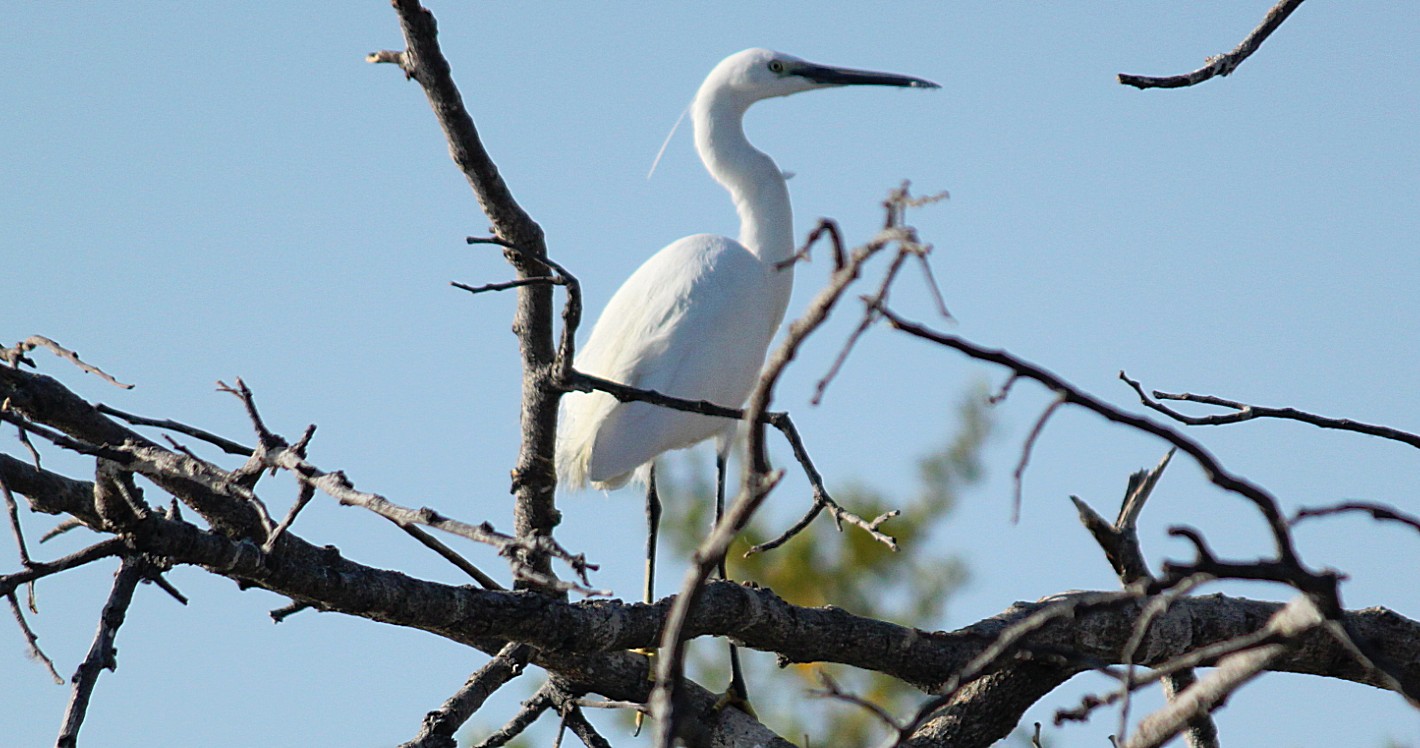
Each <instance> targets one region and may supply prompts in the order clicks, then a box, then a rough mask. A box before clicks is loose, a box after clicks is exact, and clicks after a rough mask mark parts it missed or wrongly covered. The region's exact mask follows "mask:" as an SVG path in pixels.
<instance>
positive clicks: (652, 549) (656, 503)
mask: <svg viewBox="0 0 1420 748" xmlns="http://www.w3.org/2000/svg"><path fill="white" fill-rule="evenodd" d="M660 533H661V496H660V494H658V493H656V466H655V464H654V463H653V464H652V465H651V474H650V475H649V476H647V478H646V592H645V594H644V595H643V598H644V599H645V601H646V603H647V604H648V605H649V604H650V603H653V602H655V600H656V539H657V538H658V537H659V536H660ZM633 651H635V652H637V653H640V654H643V655H646V657H647V658H653V657H655V656H656V650H655V648H650V647H648V648H645V649H637V650H633ZM646 677H647V678H649V679H650V680H655V679H656V667H655V665H654V664H652V665H650V667H649V672H648V673H647V676H646ZM645 719H646V715H645V713H644V712H636V730H635V732H634V733H632V737H635V736H637V735H640V734H641V725H642V723H643V722H644V721H645Z"/></svg>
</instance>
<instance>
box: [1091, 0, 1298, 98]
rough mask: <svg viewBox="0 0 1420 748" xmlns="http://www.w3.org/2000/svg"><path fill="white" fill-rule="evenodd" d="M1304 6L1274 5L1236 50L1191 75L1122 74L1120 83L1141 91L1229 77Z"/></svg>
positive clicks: (1294, 0) (1284, 1)
mask: <svg viewBox="0 0 1420 748" xmlns="http://www.w3.org/2000/svg"><path fill="white" fill-rule="evenodd" d="M1301 4H1302V0H1281V1H1280V2H1278V3H1277V4H1276V5H1274V6H1272V9H1271V10H1269V11H1267V15H1266V16H1264V17H1263V19H1262V23H1260V24H1258V26H1257V28H1255V29H1253V30H1252V33H1251V34H1248V35H1247V38H1245V39H1243V40H1242V42H1240V43H1239V44H1238V46H1236V47H1234V48H1233V51H1231V52H1229V53H1227V54H1223V55H1217V56H1215V57H1210V58H1208V61H1207V64H1206V65H1204V66H1203V67H1201V68H1199V69H1197V70H1194V71H1193V72H1191V73H1184V74H1183V75H1171V76H1167V77H1162V78H1156V77H1153V76H1148V75H1130V74H1129V73H1120V74H1119V82H1120V83H1123V84H1124V85H1126V86H1133V87H1135V88H1138V89H1145V88H1183V87H1185V86H1192V85H1196V84H1198V83H1202V82H1203V81H1206V80H1208V79H1209V78H1212V77H1214V76H1222V75H1229V74H1231V73H1232V72H1233V71H1234V70H1236V69H1237V67H1238V66H1239V65H1241V64H1242V62H1243V60H1246V59H1247V58H1248V56H1249V55H1251V54H1252V53H1253V52H1256V51H1257V48H1258V47H1260V46H1262V42H1264V41H1266V39H1267V37H1268V36H1270V35H1271V34H1272V32H1273V31H1276V30H1277V27H1278V26H1281V25H1282V22H1283V21H1285V20H1287V16H1290V15H1292V11H1294V10H1296V9H1297V8H1298V6H1300V5H1301Z"/></svg>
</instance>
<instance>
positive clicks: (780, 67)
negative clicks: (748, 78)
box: [769, 60, 784, 75]
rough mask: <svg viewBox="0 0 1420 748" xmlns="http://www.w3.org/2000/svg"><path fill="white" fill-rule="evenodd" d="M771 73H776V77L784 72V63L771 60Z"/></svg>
mask: <svg viewBox="0 0 1420 748" xmlns="http://www.w3.org/2000/svg"><path fill="white" fill-rule="evenodd" d="M769 72H771V73H774V74H775V75H778V74H779V73H782V72H784V63H782V62H780V61H778V60H770V61H769Z"/></svg>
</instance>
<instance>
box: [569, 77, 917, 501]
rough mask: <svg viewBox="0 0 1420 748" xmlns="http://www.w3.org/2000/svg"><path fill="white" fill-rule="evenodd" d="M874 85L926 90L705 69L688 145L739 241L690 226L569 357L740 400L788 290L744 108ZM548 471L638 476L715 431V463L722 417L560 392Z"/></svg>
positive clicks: (771, 189) (781, 207)
mask: <svg viewBox="0 0 1420 748" xmlns="http://www.w3.org/2000/svg"><path fill="white" fill-rule="evenodd" d="M852 84H870V85H890V86H906V87H919V88H935V87H936V84H933V83H930V82H928V81H924V80H921V79H919V78H909V77H906V76H899V75H892V74H888V73H872V72H866V71H858V70H847V69H843V68H831V67H826V66H822V65H815V64H812V63H808V62H805V61H803V60H801V59H799V58H797V57H793V56H790V55H785V54H781V53H778V52H773V51H771V50H767V49H747V50H745V51H743V52H739V53H737V54H734V55H731V56H729V57H727V58H725V59H724V60H723V61H721V62H720V64H719V65H717V66H716V67H715V69H714V70H713V71H711V73H710V75H709V77H707V78H706V79H705V82H704V83H703V84H702V85H701V86H700V90H699V91H698V92H697V93H696V96H695V102H694V103H693V104H692V105H691V119H692V123H693V126H694V129H695V146H696V150H697V151H698V152H699V154H700V158H701V160H702V161H703V162H704V163H705V167H706V169H708V170H709V171H710V174H711V175H712V176H713V177H714V178H715V180H716V181H717V182H719V183H720V184H721V185H722V186H724V187H725V189H726V190H728V191H729V193H730V196H731V198H732V199H733V200H734V203H735V208H736V210H737V212H738V213H739V217H740V236H739V240H738V241H736V240H734V239H730V238H728V237H724V236H714V235H710V234H697V235H695V236H688V237H686V238H684V239H681V240H679V241H676V242H674V243H672V244H670V245H669V246H667V247H666V248H665V249H662V250H661V251H660V252H657V253H656V254H655V255H653V256H652V257H651V258H650V259H649V260H647V261H646V262H645V263H644V264H643V265H641V267H640V268H638V269H637V270H636V272H635V273H633V274H632V275H631V277H630V278H628V279H627V280H626V282H625V283H624V284H623V285H622V286H621V288H620V289H619V290H617V292H616V294H615V295H614V296H613V297H612V299H611V301H610V302H609V303H608V304H607V307H606V310H605V311H603V312H602V315H601V317H600V318H599V319H598V320H597V323H596V326H595V327H594V328H593V330H592V334H591V337H590V338H589V339H588V341H587V343H586V345H585V346H584V347H583V348H582V350H581V353H580V354H579V355H578V356H577V360H576V363H575V366H576V368H577V369H578V370H579V371H582V372H584V373H587V374H591V375H595V376H599V377H602V378H604V379H610V380H612V381H616V382H620V383H622V384H627V385H630V386H633V387H639V388H642V389H649V390H655V391H657V392H660V393H662V394H665V395H673V396H676V397H681V398H685V399H692V400H708V401H710V402H712V403H715V404H717V405H723V406H725V407H729V408H738V407H741V406H743V404H744V402H745V399H746V398H747V397H748V396H749V393H750V391H751V390H752V389H753V387H754V383H755V379H756V377H757V376H758V374H759V370H760V368H761V367H762V366H763V364H764V357H765V353H766V352H767V350H768V347H769V343H770V341H772V340H773V338H774V334H775V332H776V331H777V330H778V328H779V325H780V323H781V322H782V321H783V318H784V310H785V308H786V307H787V306H788V303H789V295H790V292H791V291H792V288H793V269H792V267H783V268H780V267H779V265H781V264H782V263H784V261H786V260H788V259H789V258H790V257H791V256H792V254H793V252H794V231H793V212H792V209H791V207H790V204H789V192H788V188H787V186H786V184H785V181H784V176H783V174H782V173H781V172H780V170H779V167H778V166H776V165H775V163H774V161H773V159H771V158H770V157H769V156H767V155H765V154H764V153H762V152H761V151H759V150H757V149H756V148H755V147H754V146H752V145H750V143H749V140H748V139H746V138H745V134H744V126H743V120H744V114H745V111H746V110H747V109H748V108H749V106H750V105H751V104H753V103H754V102H756V101H760V100H762V99H767V98H771V97H775V96H787V95H789V94H792V93H797V92H800V91H808V90H812V89H816V88H825V87H831V86H841V85H852ZM564 402H565V406H564V411H563V422H562V426H561V429H560V432H559V433H560V435H559V442H558V455H557V469H558V473H559V475H560V476H561V480H562V482H563V484H564V485H567V486H570V487H573V488H579V487H582V486H584V485H587V484H591V485H592V486H593V487H596V488H604V489H610V488H617V487H620V486H622V485H624V484H625V483H626V482H627V481H628V480H630V479H632V478H633V477H639V478H641V479H642V480H645V479H646V478H647V477H648V474H649V468H650V465H651V464H652V462H653V461H654V460H655V458H656V457H657V456H658V455H660V454H661V453H662V452H665V451H668V450H672V449H682V448H685V447H689V446H692V445H694V444H697V443H699V442H701V441H704V440H706V439H710V438H712V437H714V438H716V440H717V442H718V448H719V454H720V457H721V458H722V459H721V462H722V464H723V458H724V457H725V455H726V453H727V451H728V449H729V444H730V443H731V441H732V437H733V434H734V429H735V423H734V422H733V421H730V420H728V419H723V418H714V417H710V416H704V415H698V414H692V413H686V412H683V411H677V410H671V409H668V408H663V407H660V406H655V405H650V404H647V403H640V402H636V403H619V402H617V401H616V400H615V399H614V398H612V397H611V396H610V395H607V394H605V393H602V392H594V393H572V394H569V395H567V396H566V398H564Z"/></svg>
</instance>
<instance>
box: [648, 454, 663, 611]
mask: <svg viewBox="0 0 1420 748" xmlns="http://www.w3.org/2000/svg"><path fill="white" fill-rule="evenodd" d="M660 531H661V497H660V495H659V494H657V493H656V466H655V465H652V466H651V475H650V477H649V478H648V479H647V481H646V594H645V601H646V602H647V603H651V602H655V600H656V539H657V538H658V537H659V536H660Z"/></svg>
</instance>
